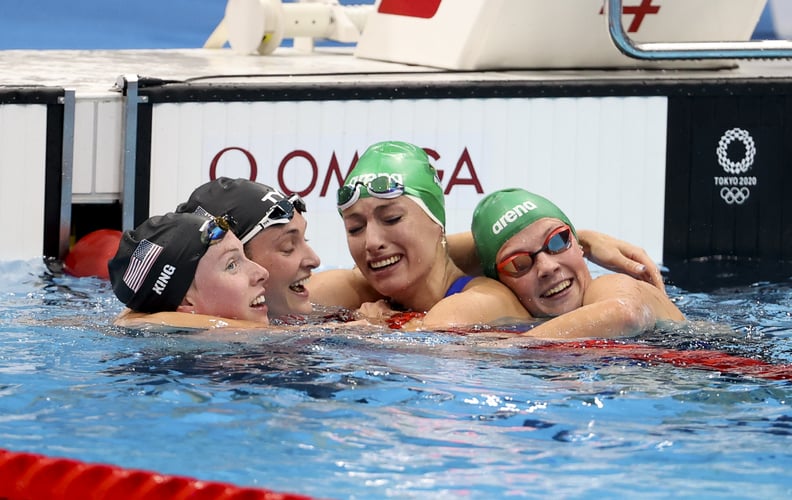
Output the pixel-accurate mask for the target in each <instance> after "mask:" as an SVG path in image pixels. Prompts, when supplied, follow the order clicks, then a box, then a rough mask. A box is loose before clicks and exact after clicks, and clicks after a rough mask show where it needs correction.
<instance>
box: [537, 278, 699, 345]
mask: <svg viewBox="0 0 792 500" xmlns="http://www.w3.org/2000/svg"><path fill="white" fill-rule="evenodd" d="M684 320H685V317H684V315H683V314H682V313H681V312H680V311H679V309H678V308H677V307H676V306H675V305H674V304H673V302H671V300H670V299H669V298H668V297H667V296H666V295H665V293H664V292H662V291H660V290H659V289H658V288H656V287H654V286H652V285H650V284H648V283H646V282H644V281H639V280H636V279H634V278H631V277H629V276H626V275H623V274H609V275H605V276H601V277H599V278H597V279H595V280H594V281H593V282H592V283H591V285H590V286H589V288H588V289H587V290H586V295H585V297H584V303H583V306H582V307H580V308H578V309H575V310H574V311H570V312H568V313H565V314H562V315H561V316H557V317H555V318H552V319H550V320H548V321H546V322H544V323H542V324H541V325H539V326H537V327H536V328H534V329H532V330H530V331H528V332H526V335H529V336H532V337H540V338H548V339H570V338H591V337H596V338H612V337H625V336H630V335H636V334H638V333H641V332H643V331H646V330H649V329H651V328H654V327H655V325H656V324H657V322H658V321H684Z"/></svg>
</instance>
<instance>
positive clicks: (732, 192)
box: [720, 187, 751, 205]
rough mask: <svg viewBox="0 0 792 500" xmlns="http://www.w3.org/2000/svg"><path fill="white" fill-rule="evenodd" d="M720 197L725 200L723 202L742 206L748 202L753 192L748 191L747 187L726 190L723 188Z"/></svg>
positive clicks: (726, 188)
mask: <svg viewBox="0 0 792 500" xmlns="http://www.w3.org/2000/svg"><path fill="white" fill-rule="evenodd" d="M720 195H721V198H723V201H725V202H726V203H728V204H729V205H733V204H735V203H736V204H738V205H742V204H743V203H745V200H747V199H748V197H749V196H751V190H750V189H748V188H747V187H741V188H736V187H731V188H728V187H725V188H721V190H720Z"/></svg>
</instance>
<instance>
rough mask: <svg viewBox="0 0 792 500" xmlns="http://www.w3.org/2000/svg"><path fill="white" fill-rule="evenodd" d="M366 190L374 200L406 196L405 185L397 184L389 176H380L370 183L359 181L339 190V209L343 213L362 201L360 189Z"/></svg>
mask: <svg viewBox="0 0 792 500" xmlns="http://www.w3.org/2000/svg"><path fill="white" fill-rule="evenodd" d="M361 188H366V191H368V194H369V195H371V196H373V197H374V198H380V199H383V200H389V199H391V198H398V197H399V196H401V195H403V194H404V185H403V184H402V183H401V182H397V181H395V180H393V179H391V177H390V176H389V175H380V176H378V177H375V178H373V179H371V180H370V181H368V182H361V181H358V182H356V183H354V184H346V185H344V186H341V188H340V189H339V190H338V209H339V210H341V211H343V210H346V209H347V208H349V207H351V206H352V205H354V204H355V203H357V201H358V200H359V199H360V189H361Z"/></svg>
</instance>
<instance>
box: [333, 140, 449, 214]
mask: <svg viewBox="0 0 792 500" xmlns="http://www.w3.org/2000/svg"><path fill="white" fill-rule="evenodd" d="M389 184H390V186H389ZM395 185H399V186H404V189H403V191H402V190H401V189H399V188H394V186H395ZM401 194H404V195H405V196H407V197H408V198H410V199H411V200H413V201H414V202H415V203H417V204H418V206H420V207H421V208H422V209H423V211H424V212H426V214H427V215H428V216H429V218H430V219H432V220H433V221H435V222H436V223H437V224H439V225H440V227H443V228H445V197H444V196H443V187H442V186H441V185H440V178H439V177H438V176H437V171H436V170H435V168H434V167H433V166H432V165H431V164H430V163H429V156H428V155H427V154H426V152H425V151H424V150H423V149H421V148H419V147H418V146H414V145H412V144H409V143H406V142H400V141H386V142H378V143H376V144H373V145H372V146H370V147H369V148H368V149H367V150H366V152H365V153H363V155H362V156H361V157H360V159H358V161H357V163H356V164H355V168H353V169H352V171H351V172H349V175H348V176H347V178H346V180H345V181H344V185H343V186H341V187H340V188H339V190H338V206H339V212H341V211H343V210H344V209H345V208H348V207H349V206H351V205H353V204H354V203H355V202H356V201H357V200H358V199H359V198H367V197H371V196H374V197H377V198H394V197H397V196H400V195H401Z"/></svg>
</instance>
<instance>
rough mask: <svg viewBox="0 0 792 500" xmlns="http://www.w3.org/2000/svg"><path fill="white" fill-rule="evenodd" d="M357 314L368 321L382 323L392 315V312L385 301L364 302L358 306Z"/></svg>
mask: <svg viewBox="0 0 792 500" xmlns="http://www.w3.org/2000/svg"><path fill="white" fill-rule="evenodd" d="M358 312H359V313H360V315H361V316H363V317H364V318H365V319H367V320H369V321H382V320H384V319H387V318H389V317H391V316H392V315H393V313H395V312H396V311H394V310H393V309H392V308H391V306H390V304H388V302H387V301H386V300H378V301H376V302H364V303H363V304H361V305H360V309H358Z"/></svg>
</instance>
